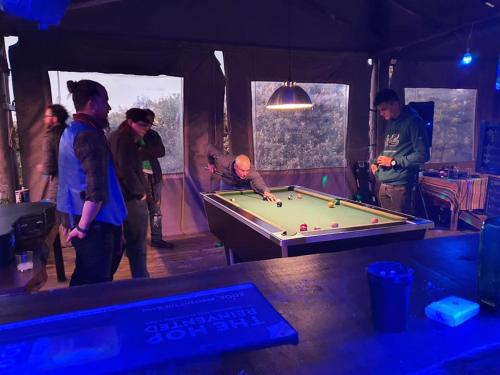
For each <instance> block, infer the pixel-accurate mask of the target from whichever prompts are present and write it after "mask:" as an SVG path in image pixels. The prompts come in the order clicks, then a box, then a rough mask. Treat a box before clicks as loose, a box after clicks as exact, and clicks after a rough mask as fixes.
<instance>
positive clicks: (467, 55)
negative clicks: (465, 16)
mask: <svg viewBox="0 0 500 375" xmlns="http://www.w3.org/2000/svg"><path fill="white" fill-rule="evenodd" d="M473 29H474V24H472V25H471V27H470V32H469V36H468V37H467V42H466V45H465V53H464V55H463V56H462V59H461V60H460V63H461V64H462V65H469V64H470V63H471V62H472V54H471V53H470V48H469V43H470V38H471V37H472V30H473Z"/></svg>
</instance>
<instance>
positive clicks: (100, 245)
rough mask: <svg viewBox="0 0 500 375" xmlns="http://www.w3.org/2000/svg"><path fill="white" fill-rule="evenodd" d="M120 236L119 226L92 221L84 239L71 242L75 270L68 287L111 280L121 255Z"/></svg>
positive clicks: (120, 229) (75, 239)
mask: <svg viewBox="0 0 500 375" xmlns="http://www.w3.org/2000/svg"><path fill="white" fill-rule="evenodd" d="M121 236H122V228H121V226H116V225H112V224H108V223H102V222H99V221H94V222H92V224H91V225H90V227H89V232H88V233H87V235H86V236H85V238H83V239H81V240H80V239H78V238H74V239H73V240H72V241H71V242H72V244H73V246H74V248H75V251H76V260H75V270H74V271H73V275H72V276H71V281H70V283H69V285H70V286H76V285H83V284H95V283H100V282H104V281H111V280H113V274H114V271H115V270H116V267H115V266H116V265H117V264H118V263H119V262H120V258H121V254H122V246H121Z"/></svg>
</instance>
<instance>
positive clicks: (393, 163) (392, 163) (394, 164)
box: [391, 159, 397, 167]
mask: <svg viewBox="0 0 500 375" xmlns="http://www.w3.org/2000/svg"><path fill="white" fill-rule="evenodd" d="M396 164H397V163H396V159H392V160H391V167H395V166H396Z"/></svg>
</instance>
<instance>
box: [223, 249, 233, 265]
mask: <svg viewBox="0 0 500 375" xmlns="http://www.w3.org/2000/svg"><path fill="white" fill-rule="evenodd" d="M224 252H225V253H226V262H227V264H228V265H229V266H232V265H233V264H234V263H235V262H234V253H233V250H231V248H230V247H229V246H227V245H225V244H224Z"/></svg>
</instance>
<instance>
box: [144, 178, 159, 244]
mask: <svg viewBox="0 0 500 375" xmlns="http://www.w3.org/2000/svg"><path fill="white" fill-rule="evenodd" d="M144 175H145V177H146V179H147V181H148V183H149V186H150V187H151V197H150V198H148V211H149V226H150V228H151V240H152V241H159V240H162V239H163V233H162V226H161V225H162V224H161V218H162V215H161V180H160V181H155V178H154V177H153V175H152V174H149V173H144Z"/></svg>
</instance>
